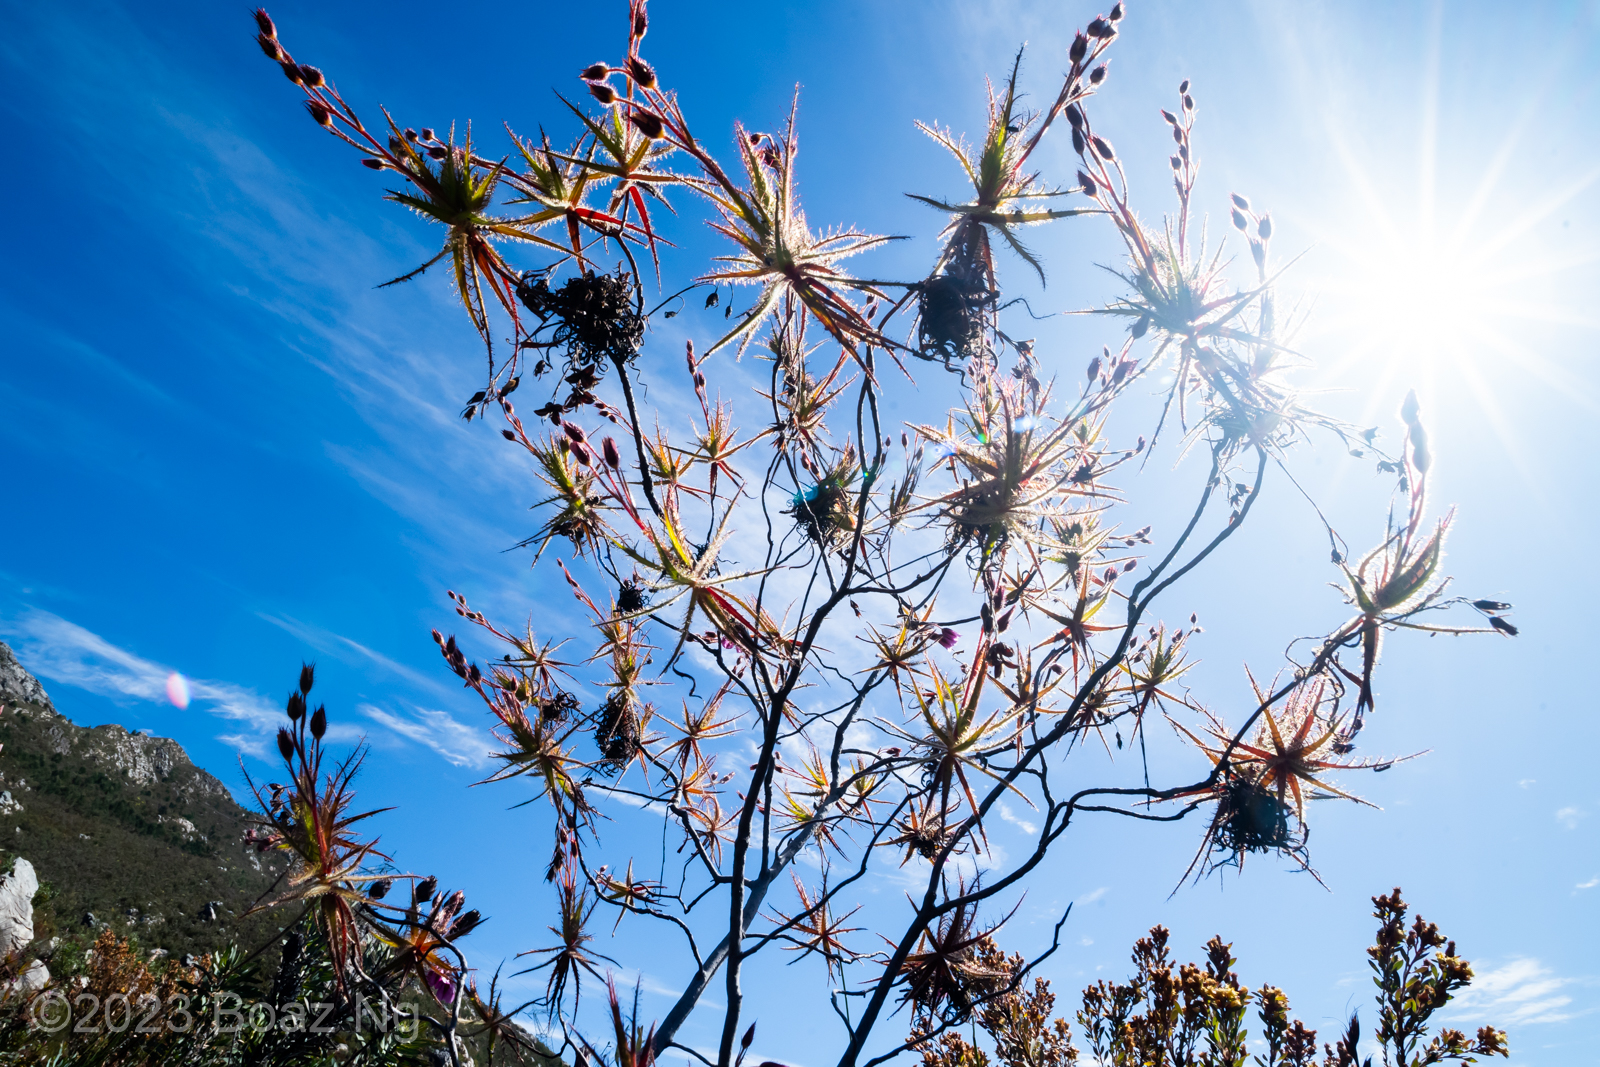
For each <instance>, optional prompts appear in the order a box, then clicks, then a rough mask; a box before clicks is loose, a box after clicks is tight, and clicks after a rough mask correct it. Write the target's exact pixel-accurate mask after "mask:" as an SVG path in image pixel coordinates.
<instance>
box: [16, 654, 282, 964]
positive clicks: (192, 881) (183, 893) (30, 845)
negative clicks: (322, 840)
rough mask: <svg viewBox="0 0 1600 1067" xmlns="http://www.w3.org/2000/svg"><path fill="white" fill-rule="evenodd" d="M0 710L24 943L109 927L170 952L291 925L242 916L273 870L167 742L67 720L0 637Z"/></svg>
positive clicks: (234, 808)
mask: <svg viewBox="0 0 1600 1067" xmlns="http://www.w3.org/2000/svg"><path fill="white" fill-rule="evenodd" d="M0 707H3V710H0V745H3V748H0V866H3V865H4V864H5V863H6V862H7V861H9V859H10V858H11V857H12V856H13V855H20V856H24V857H26V858H27V859H28V860H29V861H30V862H32V864H33V865H34V868H35V869H36V870H37V871H38V876H39V881H40V884H41V888H40V892H39V894H38V896H36V897H35V908H36V912H35V926H36V932H35V937H36V940H38V941H48V940H49V939H51V938H52V937H60V938H62V939H63V940H64V941H66V942H67V943H68V944H69V945H70V944H73V943H76V944H79V945H82V944H86V943H88V942H90V941H92V940H93V938H94V934H95V933H96V932H97V931H98V929H99V928H102V927H104V926H106V925H110V926H111V927H112V928H113V929H114V930H116V931H117V933H119V934H123V935H128V934H133V935H136V937H137V940H138V942H139V943H140V945H141V946H143V947H144V948H146V949H156V948H161V949H165V950H167V951H168V952H169V953H171V954H173V955H175V956H180V955H183V954H185V953H190V952H194V953H200V952H205V951H207V950H210V949H214V948H220V947H222V946H223V945H225V944H227V943H228V942H229V941H236V942H238V943H239V944H240V945H241V946H242V947H243V948H245V949H246V950H247V951H248V950H250V949H254V948H256V947H257V946H258V945H260V944H263V943H264V942H266V941H268V940H270V939H272V938H274V937H275V936H276V935H277V933H278V932H279V930H280V929H281V928H282V927H283V926H285V925H287V923H288V922H289V921H290V920H291V919H292V918H294V916H293V915H290V914H277V913H264V914H258V915H255V916H251V917H250V918H248V919H247V918H245V917H244V914H245V912H246V911H247V910H248V909H249V908H250V906H251V905H252V904H253V903H255V902H256V901H257V900H258V899H259V898H260V897H261V896H262V894H264V893H265V892H267V891H268V890H269V889H270V888H271V887H272V885H273V884H274V882H275V881H276V880H277V878H278V875H279V873H280V872H281V871H283V869H284V866H285V863H284V861H283V860H282V859H281V858H278V857H272V856H261V855H258V854H257V853H256V852H255V850H254V848H253V847H252V846H250V845H249V844H248V843H247V842H246V841H245V839H244V834H245V831H246V830H247V829H248V828H249V827H250V825H251V823H250V821H249V816H248V814H247V813H246V812H245V810H244V809H243V808H241V807H240V806H239V805H238V804H237V803H236V802H235V801H234V799H233V797H232V795H231V794H230V793H229V792H228V790H227V788H226V787H224V786H223V784H222V783H221V782H219V781H218V780H217V779H216V778H214V777H212V776H211V775H210V774H207V773H206V772H205V771H203V770H201V769H200V768H198V767H196V766H195V765H194V764H193V763H191V762H190V760H189V757H188V756H187V755H186V754H185V753H184V751H183V748H182V746H180V745H179V744H178V743H177V742H176V741H172V740H170V739H168V738H160V737H148V736H145V735H141V734H130V733H129V732H128V731H127V730H125V729H123V728H122V727H121V726H116V725H105V726H96V727H94V728H92V729H88V728H85V727H82V726H77V725H75V724H73V723H72V722H71V721H69V720H68V719H67V718H66V717H65V716H63V715H61V714H60V713H59V712H57V711H56V709H55V706H54V705H53V704H52V703H51V701H50V698H49V696H48V695H47V694H46V693H45V691H44V688H43V687H42V686H41V685H40V684H39V682H38V680H37V679H35V678H34V677H33V676H32V675H31V674H29V673H28V672H27V671H26V670H25V669H24V668H23V667H22V665H21V664H20V663H18V662H17V660H16V657H15V656H14V655H13V654H12V651H11V649H10V648H9V647H8V646H7V645H6V644H5V643H4V642H0ZM90 915H92V916H93V921H92V922H91V921H89V918H88V916H90Z"/></svg>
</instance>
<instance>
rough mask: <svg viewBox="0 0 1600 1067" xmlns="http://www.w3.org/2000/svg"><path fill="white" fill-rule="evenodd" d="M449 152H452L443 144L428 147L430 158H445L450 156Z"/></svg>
mask: <svg viewBox="0 0 1600 1067" xmlns="http://www.w3.org/2000/svg"><path fill="white" fill-rule="evenodd" d="M449 154H450V152H449V150H448V149H446V148H445V147H444V146H443V145H432V146H430V147H429V148H428V158H429V159H443V158H444V157H446V156H448V155H449Z"/></svg>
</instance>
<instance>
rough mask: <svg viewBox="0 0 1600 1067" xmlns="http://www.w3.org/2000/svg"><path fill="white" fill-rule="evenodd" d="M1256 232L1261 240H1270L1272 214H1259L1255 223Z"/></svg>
mask: <svg viewBox="0 0 1600 1067" xmlns="http://www.w3.org/2000/svg"><path fill="white" fill-rule="evenodd" d="M1256 233H1257V234H1258V235H1259V236H1260V237H1261V239H1262V240H1263V241H1270V240H1272V216H1271V215H1262V216H1261V219H1260V221H1258V222H1257V223H1256Z"/></svg>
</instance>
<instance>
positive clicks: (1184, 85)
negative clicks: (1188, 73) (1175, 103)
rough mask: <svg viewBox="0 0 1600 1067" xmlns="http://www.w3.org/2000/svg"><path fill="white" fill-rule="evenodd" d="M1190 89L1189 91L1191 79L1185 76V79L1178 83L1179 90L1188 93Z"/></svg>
mask: <svg viewBox="0 0 1600 1067" xmlns="http://www.w3.org/2000/svg"><path fill="white" fill-rule="evenodd" d="M1188 91H1189V79H1188V78H1185V79H1183V81H1181V82H1179V83H1178V92H1180V93H1187V92H1188Z"/></svg>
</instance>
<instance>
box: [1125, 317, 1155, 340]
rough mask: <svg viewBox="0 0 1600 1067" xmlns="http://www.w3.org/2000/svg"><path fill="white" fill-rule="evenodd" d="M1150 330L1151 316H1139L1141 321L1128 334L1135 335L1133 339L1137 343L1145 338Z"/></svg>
mask: <svg viewBox="0 0 1600 1067" xmlns="http://www.w3.org/2000/svg"><path fill="white" fill-rule="evenodd" d="M1149 329H1150V316H1149V315H1140V316H1139V321H1138V322H1136V323H1134V324H1133V328H1132V329H1131V330H1129V331H1128V332H1129V333H1130V334H1132V335H1133V339H1134V340H1135V341H1137V340H1138V339H1139V338H1141V337H1143V336H1144V335H1145V333H1146V332H1147V331H1148V330H1149Z"/></svg>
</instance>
